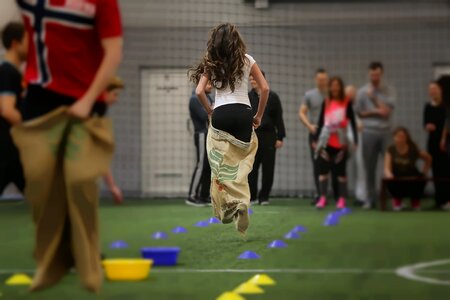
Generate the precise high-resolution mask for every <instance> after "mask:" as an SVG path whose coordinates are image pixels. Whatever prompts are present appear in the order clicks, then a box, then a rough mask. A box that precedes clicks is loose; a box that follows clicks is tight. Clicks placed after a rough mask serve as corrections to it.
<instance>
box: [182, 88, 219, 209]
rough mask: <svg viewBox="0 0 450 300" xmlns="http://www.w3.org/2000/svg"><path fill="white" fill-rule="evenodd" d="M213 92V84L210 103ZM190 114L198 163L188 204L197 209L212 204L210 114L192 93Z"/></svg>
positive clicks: (207, 92)
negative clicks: (207, 145)
mask: <svg viewBox="0 0 450 300" xmlns="http://www.w3.org/2000/svg"><path fill="white" fill-rule="evenodd" d="M211 91H212V86H211V84H209V83H208V85H207V86H206V95H207V97H208V100H209V103H210V104H211V105H212V104H213V101H212V99H211V97H210V93H211ZM189 113H190V115H191V119H192V123H193V124H194V131H195V133H194V143H195V149H196V150H197V151H196V153H197V163H196V165H195V169H194V173H193V174H192V179H191V185H190V187H189V195H188V198H187V199H186V204H188V205H191V206H196V207H202V206H206V205H209V204H210V203H211V200H210V197H209V189H210V185H211V168H210V167H209V162H208V155H207V153H206V135H207V133H208V114H207V113H206V111H205V109H204V108H203V106H202V104H201V103H200V101H199V100H198V99H197V96H196V95H195V91H194V92H192V96H191V99H190V100H189Z"/></svg>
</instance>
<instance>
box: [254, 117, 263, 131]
mask: <svg viewBox="0 0 450 300" xmlns="http://www.w3.org/2000/svg"><path fill="white" fill-rule="evenodd" d="M260 125H261V117H258V116H254V117H253V128H255V129H258V127H259V126H260Z"/></svg>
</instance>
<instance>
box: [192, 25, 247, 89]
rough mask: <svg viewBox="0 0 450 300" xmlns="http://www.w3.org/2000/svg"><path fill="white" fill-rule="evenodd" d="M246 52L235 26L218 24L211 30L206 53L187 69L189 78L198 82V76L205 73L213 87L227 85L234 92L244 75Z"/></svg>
mask: <svg viewBox="0 0 450 300" xmlns="http://www.w3.org/2000/svg"><path fill="white" fill-rule="evenodd" d="M246 53H247V47H246V45H245V43H244V41H243V39H242V37H241V35H240V33H239V31H238V29H237V27H236V26H235V25H233V24H230V23H224V24H220V25H218V26H216V27H215V28H213V29H212V30H211V34H210V37H209V40H208V44H207V50H206V53H205V55H204V56H203V58H202V60H201V62H200V63H199V64H198V65H197V66H194V67H192V68H191V69H190V70H189V72H188V74H189V78H190V80H191V81H192V82H194V83H195V84H198V82H199V81H200V77H201V76H202V75H206V76H208V78H209V79H210V81H211V84H212V86H213V87H214V88H216V89H218V90H224V89H226V88H228V87H229V88H230V89H231V91H233V92H234V90H235V88H236V86H237V85H238V84H239V83H240V82H241V80H242V77H243V76H244V65H245V63H246V61H247V58H246V57H245V54H246Z"/></svg>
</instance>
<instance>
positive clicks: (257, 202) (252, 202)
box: [250, 199, 259, 205]
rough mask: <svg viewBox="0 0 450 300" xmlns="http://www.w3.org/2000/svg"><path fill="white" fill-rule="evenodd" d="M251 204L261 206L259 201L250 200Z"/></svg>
mask: <svg viewBox="0 0 450 300" xmlns="http://www.w3.org/2000/svg"><path fill="white" fill-rule="evenodd" d="M250 203H251V204H252V205H256V204H259V201H258V200H256V199H255V200H250Z"/></svg>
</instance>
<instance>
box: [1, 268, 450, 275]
mask: <svg viewBox="0 0 450 300" xmlns="http://www.w3.org/2000/svg"><path fill="white" fill-rule="evenodd" d="M34 271H35V270H33V269H12V270H0V275H9V274H15V273H27V274H33V273H34ZM396 271H397V270H394V269H357V268H353V269H158V268H153V269H152V273H154V272H155V273H285V274H356V275H358V274H395V273H396ZM420 272H421V273H426V274H450V270H421V271H420Z"/></svg>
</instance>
